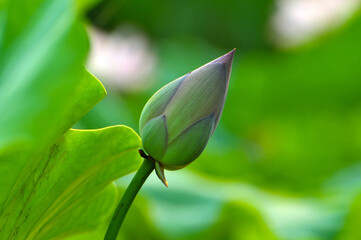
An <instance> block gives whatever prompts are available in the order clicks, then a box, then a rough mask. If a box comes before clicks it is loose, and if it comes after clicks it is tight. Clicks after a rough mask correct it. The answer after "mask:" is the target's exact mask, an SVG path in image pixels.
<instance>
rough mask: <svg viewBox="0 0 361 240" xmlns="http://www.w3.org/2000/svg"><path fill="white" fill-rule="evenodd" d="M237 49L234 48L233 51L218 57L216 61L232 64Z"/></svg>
mask: <svg viewBox="0 0 361 240" xmlns="http://www.w3.org/2000/svg"><path fill="white" fill-rule="evenodd" d="M235 51H236V49H235V48H234V49H233V50H232V51H230V52H228V53H226V54H224V55H223V56H221V57H219V58H217V59H216V60H215V61H214V62H218V63H225V64H228V65H230V64H232V61H233V56H234V52H235Z"/></svg>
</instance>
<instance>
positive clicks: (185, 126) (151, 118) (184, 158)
mask: <svg viewBox="0 0 361 240" xmlns="http://www.w3.org/2000/svg"><path fill="white" fill-rule="evenodd" d="M234 51H235V50H233V51H231V52H229V53H227V54H225V55H224V56H222V57H220V58H217V59H215V60H213V61H212V62H209V63H207V64H206V65H204V66H202V67H200V68H198V69H196V70H194V71H192V72H190V73H188V74H186V75H184V76H183V77H180V78H178V79H176V80H174V81H173V82H171V83H169V84H168V85H166V86H164V87H163V88H161V89H160V90H159V91H158V92H156V93H155V94H154V95H153V96H152V97H151V98H150V99H149V101H148V102H147V104H146V105H145V107H144V109H143V111H142V114H141V117H140V123H139V128H140V135H141V137H142V142H143V148H144V150H145V151H146V152H147V153H148V154H149V156H151V157H152V159H154V160H156V162H158V164H160V165H161V166H162V167H163V168H165V169H169V170H176V169H180V168H183V167H185V166H186V165H188V164H189V163H191V162H192V161H193V160H195V159H196V158H197V157H198V156H199V155H200V154H201V153H202V151H203V149H204V148H205V147H206V145H207V142H208V140H209V139H210V137H211V136H212V134H213V132H214V130H215V128H216V127H217V124H218V122H219V119H220V117H221V114H222V110H223V106H224V102H225V100H226V95H227V90H228V83H229V78H230V75H231V68H232V60H233V55H234ZM157 166H159V165H157ZM157 173H158V172H157ZM158 176H159V174H158Z"/></svg>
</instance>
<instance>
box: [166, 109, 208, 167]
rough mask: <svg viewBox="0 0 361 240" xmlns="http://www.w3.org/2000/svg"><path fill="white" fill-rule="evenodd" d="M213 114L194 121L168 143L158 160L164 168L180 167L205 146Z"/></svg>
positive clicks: (190, 160)
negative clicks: (162, 155) (163, 153)
mask: <svg viewBox="0 0 361 240" xmlns="http://www.w3.org/2000/svg"><path fill="white" fill-rule="evenodd" d="M214 120H215V116H214V114H211V115H209V116H208V117H206V118H203V119H202V120H200V121H198V122H196V123H195V124H193V125H191V126H190V127H189V128H188V129H186V130H185V131H184V132H183V133H181V134H180V135H179V136H178V137H177V138H176V139H174V140H173V141H172V142H170V143H169V144H168V148H167V152H166V153H165V155H164V157H163V158H162V160H161V161H160V162H161V163H162V164H163V165H164V166H165V168H166V169H170V170H175V169H180V168H183V167H185V166H186V165H188V164H189V163H191V162H192V161H193V160H195V159H196V158H197V157H198V156H199V155H200V154H201V153H202V151H203V149H204V148H205V147H206V145H207V142H208V140H209V138H210V137H211V134H212V132H213V127H214Z"/></svg>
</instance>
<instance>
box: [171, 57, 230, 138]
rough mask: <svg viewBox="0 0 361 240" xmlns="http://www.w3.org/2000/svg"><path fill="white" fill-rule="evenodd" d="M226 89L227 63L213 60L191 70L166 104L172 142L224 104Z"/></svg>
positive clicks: (216, 112)
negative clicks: (213, 61)
mask: <svg viewBox="0 0 361 240" xmlns="http://www.w3.org/2000/svg"><path fill="white" fill-rule="evenodd" d="M226 90H227V81H226V67H225V64H224V63H210V64H207V65H204V66H203V67H201V68H198V69H197V70H195V71H193V72H192V73H190V74H189V75H188V76H187V78H185V79H184V81H183V82H182V84H181V85H180V87H179V89H178V90H177V92H176V93H175V94H174V97H173V98H172V100H171V101H170V103H169V104H168V105H167V107H166V109H165V111H164V114H165V115H166V116H167V122H168V133H169V136H168V137H169V141H172V140H173V139H175V138H176V137H177V136H178V135H179V134H180V133H181V132H182V131H184V129H186V128H188V126H190V125H191V124H193V123H195V122H197V121H198V120H199V119H202V118H204V117H206V116H208V115H210V114H212V113H215V114H218V113H219V112H220V111H219V109H221V108H222V107H223V104H224V100H225V94H226Z"/></svg>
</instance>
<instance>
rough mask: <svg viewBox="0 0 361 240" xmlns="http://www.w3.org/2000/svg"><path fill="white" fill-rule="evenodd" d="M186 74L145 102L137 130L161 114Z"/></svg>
mask: <svg viewBox="0 0 361 240" xmlns="http://www.w3.org/2000/svg"><path fill="white" fill-rule="evenodd" d="M186 76H187V75H184V76H183V77H180V78H178V79H176V80H174V81H172V82H170V83H169V84H167V85H165V86H164V87H162V88H161V89H159V90H158V92H156V93H155V94H154V95H153V96H152V97H151V98H150V99H149V100H148V102H147V103H146V104H145V106H144V108H143V111H142V114H141V116H140V120H139V130H140V131H142V129H143V127H144V124H145V123H146V122H147V121H149V120H150V119H152V118H155V117H157V116H159V115H162V114H163V111H164V109H165V108H166V106H167V104H168V103H169V101H170V100H171V99H172V97H173V96H174V94H175V92H176V91H177V89H178V87H179V85H180V83H181V82H182V81H183V79H184V78H185V77H186Z"/></svg>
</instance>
